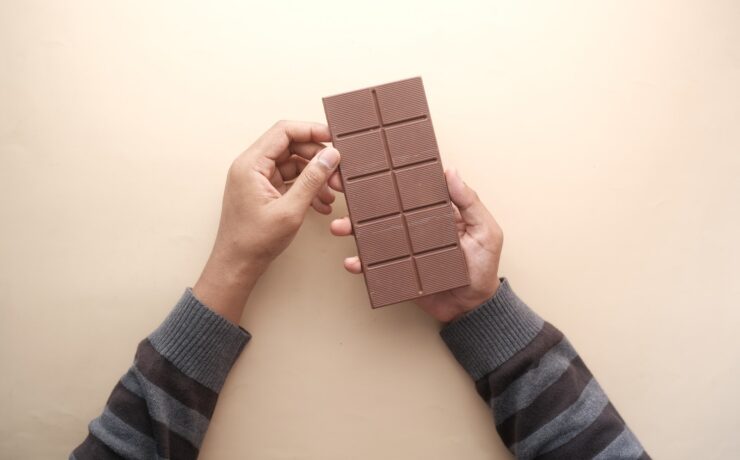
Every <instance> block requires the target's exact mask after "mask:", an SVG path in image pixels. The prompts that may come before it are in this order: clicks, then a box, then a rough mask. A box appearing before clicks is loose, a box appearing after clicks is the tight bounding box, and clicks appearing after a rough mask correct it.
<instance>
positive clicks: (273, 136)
mask: <svg viewBox="0 0 740 460" xmlns="http://www.w3.org/2000/svg"><path fill="white" fill-rule="evenodd" d="M330 140H331V134H330V133H329V127H328V126H326V125H325V124H322V123H314V122H310V121H285V120H281V121H278V122H277V123H275V124H274V125H273V126H272V127H271V128H270V129H268V130H267V132H265V133H264V134H263V135H262V136H260V138H259V139H257V141H256V142H255V143H254V144H253V145H252V148H253V149H255V150H256V151H257V152H258V154H259V155H260V156H265V157H267V158H270V159H271V160H278V159H279V158H280V157H282V156H285V155H288V154H289V153H290V152H289V150H288V146H289V145H290V144H291V143H293V142H328V141H330Z"/></svg>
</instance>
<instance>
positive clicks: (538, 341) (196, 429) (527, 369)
mask: <svg viewBox="0 0 740 460" xmlns="http://www.w3.org/2000/svg"><path fill="white" fill-rule="evenodd" d="M440 334H441V336H442V339H443V340H444V342H445V343H446V344H447V346H448V347H449V349H450V351H451V352H452V354H453V356H454V357H455V358H456V359H457V361H458V362H459V363H460V365H462V367H463V368H464V369H465V370H466V371H467V372H468V374H470V376H471V377H472V379H473V381H474V382H475V388H476V390H477V392H478V394H479V395H480V396H481V398H483V400H484V401H485V402H486V403H487V404H488V405H489V406H490V408H491V411H492V413H493V420H494V423H495V428H496V431H497V432H498V435H499V436H500V437H501V439H502V440H503V442H504V443H505V444H506V446H507V447H508V448H509V450H510V451H511V452H512V453H513V454H514V456H515V457H516V458H519V459H535V458H536V459H543V460H545V459H571V460H574V459H648V458H650V457H649V456H648V454H647V453H646V452H645V450H644V449H643V447H642V446H641V445H640V442H639V441H638V440H637V438H636V437H635V435H634V434H633V433H632V432H631V431H630V429H629V428H628V427H627V426H626V424H625V422H624V420H623V419H622V417H621V416H620V415H619V413H618V412H617V411H616V409H615V408H614V406H613V405H612V404H611V403H610V402H609V399H608V398H607V396H606V395H605V394H604V391H603V390H602V389H601V387H600V386H599V384H598V383H597V382H596V380H595V379H594V377H593V376H592V375H591V372H589V370H588V368H587V367H586V365H585V364H584V363H583V361H582V360H581V358H580V357H579V356H578V354H577V353H576V351H575V349H574V348H573V346H572V345H571V344H570V343H569V342H568V340H567V339H566V338H565V337H564V336H563V334H562V333H561V332H560V331H558V330H557V329H556V328H555V327H553V326H552V325H551V324H549V323H547V322H545V321H544V320H542V318H540V317H539V316H537V315H536V314H535V313H534V312H533V311H532V310H531V309H530V308H529V307H527V305H526V304H525V303H524V302H523V301H522V300H521V299H519V298H518V297H517V296H516V294H514V291H513V290H512V289H511V286H510V285H509V283H508V281H507V280H505V279H502V283H501V286H500V287H499V289H498V290H497V291H496V293H495V294H494V296H493V297H492V298H490V299H489V300H488V301H486V302H485V303H484V304H482V305H481V306H479V307H478V308H477V309H475V310H473V311H471V312H469V313H467V314H465V315H463V316H461V317H460V318H458V319H457V320H455V321H453V322H451V323H450V324H447V325H445V326H444V327H443V328H442V330H441V331H440ZM249 339H250V335H249V333H248V332H247V331H245V330H244V329H242V328H240V327H237V326H234V325H233V324H232V323H230V322H228V321H227V320H226V319H224V318H222V317H221V316H219V315H218V314H216V313H215V312H213V311H212V310H211V309H209V308H208V307H206V306H205V305H203V304H202V303H201V302H200V301H199V300H198V299H197V298H196V297H195V296H194V295H193V293H192V291H191V290H190V289H188V290H186V291H185V293H184V294H183V296H182V298H181V299H180V301H179V302H178V303H177V304H176V306H175V307H174V309H173V310H172V312H171V313H170V314H169V316H168V317H167V318H166V319H165V321H164V322H163V323H162V324H161V325H160V326H159V327H158V328H157V329H156V330H155V331H154V332H153V333H152V334H151V335H150V336H149V337H148V338H146V339H144V340H143V341H142V342H141V343H140V344H139V346H138V348H137V351H136V356H135V359H134V364H133V366H131V368H130V369H129V370H128V372H126V374H124V375H123V377H122V378H121V379H120V381H119V382H118V383H117V384H116V386H115V387H114V388H113V391H112V392H111V395H110V397H109V398H108V401H107V403H106V405H105V408H104V409H103V412H102V414H101V415H100V416H98V417H97V418H95V419H94V420H93V421H92V422H91V423H90V425H89V434H88V436H87V438H86V439H85V440H84V441H83V442H82V444H80V445H79V446H78V447H77V448H76V449H75V450H74V451H73V452H72V454H71V455H70V459H76V460H86V459H120V458H132V459H149V458H151V459H194V458H197V456H198V453H199V448H200V446H201V443H202V441H203V438H204V436H205V434H206V430H207V429H208V424H209V421H210V419H211V416H212V414H213V410H214V408H215V406H216V401H217V399H218V394H219V391H220V390H221V387H222V386H223V383H224V381H225V380H226V377H227V375H228V373H229V370H230V369H231V367H232V366H233V364H234V362H235V361H236V359H237V357H238V356H239V354H240V353H241V351H242V350H243V348H244V346H245V345H246V344H247V342H248V341H249Z"/></svg>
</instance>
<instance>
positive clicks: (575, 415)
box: [511, 379, 609, 459]
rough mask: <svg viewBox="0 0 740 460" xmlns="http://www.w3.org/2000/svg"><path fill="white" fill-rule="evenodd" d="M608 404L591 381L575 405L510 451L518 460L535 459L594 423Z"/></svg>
mask: <svg viewBox="0 0 740 460" xmlns="http://www.w3.org/2000/svg"><path fill="white" fill-rule="evenodd" d="M608 403H609V400H608V399H607V397H606V395H605V394H604V392H603V391H601V388H600V387H599V384H598V383H596V380H594V379H591V381H590V382H588V384H587V385H586V388H584V389H583V392H582V393H581V395H580V396H579V398H578V399H577V400H576V402H575V403H574V404H573V405H571V406H570V407H568V408H567V409H566V410H564V411H563V412H561V413H560V414H558V416H557V417H555V418H554V419H552V420H551V421H549V422H548V423H547V424H545V425H544V426H543V427H542V428H540V429H539V430H537V431H535V432H534V433H532V434H531V435H529V436H527V437H526V438H524V439H522V440H521V441H519V442H517V443H516V444H514V445H513V446H512V447H511V450H512V451H513V452H514V453H515V454H516V456H517V458H522V459H529V458H534V457H535V456H536V455H537V454H538V453H544V452H549V451H551V450H553V449H555V448H557V447H560V446H562V445H563V444H565V443H567V442H568V441H570V440H571V439H573V438H575V437H576V435H578V433H580V432H581V431H583V430H584V429H586V427H588V426H589V425H591V423H592V422H593V421H594V420H596V417H598V416H599V414H600V413H601V411H602V410H604V407H605V406H606V405H607V404H608Z"/></svg>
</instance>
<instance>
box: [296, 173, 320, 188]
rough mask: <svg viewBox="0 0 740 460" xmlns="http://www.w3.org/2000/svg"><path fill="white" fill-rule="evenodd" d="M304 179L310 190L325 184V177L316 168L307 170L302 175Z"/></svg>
mask: <svg viewBox="0 0 740 460" xmlns="http://www.w3.org/2000/svg"><path fill="white" fill-rule="evenodd" d="M301 176H302V177H303V183H304V184H306V186H308V187H309V188H312V189H316V188H319V187H320V186H321V185H322V184H323V183H324V175H323V174H321V173H320V172H319V171H317V170H316V168H306V169H304V170H303V173H302V174H301Z"/></svg>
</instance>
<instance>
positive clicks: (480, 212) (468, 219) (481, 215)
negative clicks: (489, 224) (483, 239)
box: [445, 169, 490, 225]
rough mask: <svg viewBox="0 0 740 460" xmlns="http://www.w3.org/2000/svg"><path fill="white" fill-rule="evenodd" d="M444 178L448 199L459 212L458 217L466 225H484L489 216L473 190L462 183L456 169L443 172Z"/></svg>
mask: <svg viewBox="0 0 740 460" xmlns="http://www.w3.org/2000/svg"><path fill="white" fill-rule="evenodd" d="M445 177H446V179H447V189H448V190H449V192H450V199H451V200H452V202H453V203H455V206H457V209H459V210H460V216H461V217H462V218H463V220H464V221H465V223H466V224H468V225H481V224H484V223H485V222H486V218H487V217H489V216H490V214H489V212H488V210H487V209H486V207H485V206H484V205H483V203H482V202H481V201H480V199H479V198H478V194H477V193H475V190H473V189H472V188H470V187H468V184H466V183H465V182H463V180H462V178H461V177H460V173H458V172H457V170H456V169H450V170H447V171H445Z"/></svg>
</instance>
